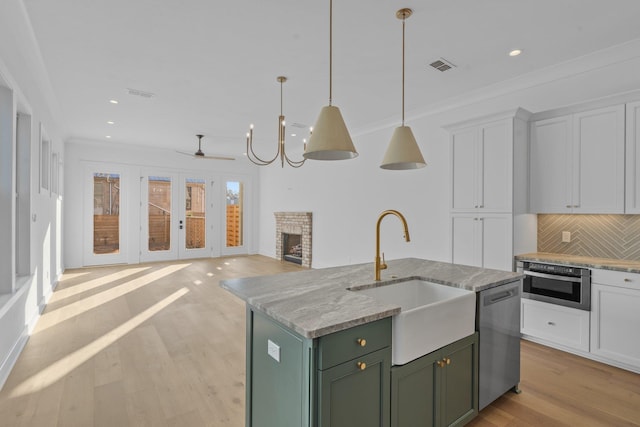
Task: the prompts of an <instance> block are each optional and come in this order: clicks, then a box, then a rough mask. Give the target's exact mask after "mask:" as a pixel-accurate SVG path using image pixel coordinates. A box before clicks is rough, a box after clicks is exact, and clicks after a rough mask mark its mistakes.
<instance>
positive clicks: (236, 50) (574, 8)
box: [23, 0, 640, 157]
mask: <svg viewBox="0 0 640 427" xmlns="http://www.w3.org/2000/svg"><path fill="white" fill-rule="evenodd" d="M23 1H24V3H25V5H26V9H27V12H28V15H29V17H30V19H31V23H32V26H33V30H34V33H35V36H36V39H37V41H38V43H39V47H40V50H41V53H42V57H43V58H44V63H45V66H46V69H47V72H48V74H49V78H50V81H51V84H52V86H53V90H54V93H55V95H56V97H57V101H58V103H59V105H60V107H61V110H62V111H61V114H62V117H63V120H64V123H63V124H62V125H63V127H64V130H65V131H66V136H67V137H68V138H77V139H91V140H103V141H114V142H122V143H131V144H138V145H151V146H156V147H164V148H175V149H181V150H195V147H196V145H197V139H196V137H195V134H197V133H203V134H204V135H206V137H205V139H203V150H204V151H205V152H206V153H207V154H229V155H235V156H240V155H242V153H243V152H244V151H245V138H244V134H245V132H246V131H247V128H248V125H249V123H254V124H255V127H256V129H255V132H256V133H255V142H256V144H259V145H258V148H257V149H256V151H258V153H260V154H264V156H265V157H268V156H269V155H273V154H275V153H274V152H273V151H274V150H275V145H276V137H277V116H278V113H279V110H280V98H279V90H280V87H279V84H278V83H277V81H276V77H277V76H278V75H284V76H287V77H288V78H289V81H288V82H287V83H285V85H284V114H285V116H286V120H287V124H288V130H289V132H288V133H291V131H293V130H294V128H293V127H292V126H290V125H291V124H294V123H298V124H304V125H306V126H309V125H313V122H314V121H315V119H316V115H317V114H318V112H319V111H320V108H321V107H322V106H323V105H326V104H327V103H328V97H329V88H328V82H329V78H328V76H329V73H328V70H329V68H328V67H329V62H328V58H329V1H328V0H268V1H267V0H236V1H219V0H218V1H216V0H56V1H51V0H23ZM402 7H410V8H412V9H413V10H414V14H413V16H412V17H410V18H409V19H408V20H407V23H406V25H407V32H406V37H407V39H406V67H407V72H406V109H407V118H409V117H410V116H411V114H417V113H419V112H420V111H426V110H428V109H430V108H434V107H435V106H437V105H439V104H442V103H446V102H447V100H450V99H452V98H458V99H459V98H460V97H463V96H464V95H465V94H467V93H469V92H470V91H474V90H478V89H480V88H483V87H486V86H489V85H492V84H495V83H498V82H501V81H505V80H508V79H513V78H515V77H517V76H521V75H523V74H526V73H530V72H532V71H536V70H540V69H543V68H545V67H549V66H552V65H555V64H558V63H561V62H564V61H568V60H570V59H573V58H577V57H581V56H584V55H587V54H589V53H591V52H595V51H598V50H601V49H605V48H608V47H611V46H616V45H619V44H622V43H624V42H626V41H629V40H634V39H638V38H640V25H638V17H640V2H639V1H637V0H606V1H605V0H536V1H532V0H431V1H417V0H408V1H405V2H397V1H390V0H387V1H382V0H334V5H333V8H334V12H333V40H334V41H333V43H334V45H333V51H334V52H333V105H336V106H338V107H340V109H341V111H342V113H343V116H344V118H345V121H346V123H347V126H348V127H349V128H350V130H351V131H352V133H354V132H356V133H357V132H358V131H362V130H365V129H367V128H370V127H373V126H377V125H379V124H380V123H388V122H389V121H390V120H397V122H398V123H399V121H400V112H401V40H402V24H401V21H399V20H398V19H397V18H396V17H395V12H396V10H398V9H400V8H402ZM514 48H518V49H522V50H523V52H524V53H523V54H522V55H520V56H519V57H515V58H511V57H509V56H508V52H509V51H510V50H512V49H514ZM440 57H444V58H446V59H447V60H449V61H451V62H452V63H454V64H455V65H457V68H455V69H453V70H451V71H448V72H445V73H441V72H439V71H436V70H433V69H432V68H430V67H429V66H428V64H429V63H431V62H432V61H434V60H436V59H439V58H440ZM129 88H130V89H136V90H141V91H144V92H151V93H153V94H155V96H154V97H153V98H150V99H147V98H142V97H139V96H132V95H129V94H128V90H127V89H129ZM110 99H117V100H118V101H119V104H118V105H113V104H110V103H109V100H110ZM110 120H112V121H114V122H115V124H114V125H109V124H107V121H110ZM408 124H410V123H408ZM295 131H297V134H298V136H297V137H291V136H287V146H288V147H291V148H293V146H295V147H296V149H298V148H299V147H300V144H301V142H300V141H301V138H302V137H303V136H306V135H302V134H304V133H306V130H304V129H295ZM106 135H111V136H112V138H111V139H110V140H107V139H105V136H106ZM299 150H300V151H301V148H299Z"/></svg>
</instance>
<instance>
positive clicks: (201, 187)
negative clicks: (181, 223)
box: [185, 178, 206, 249]
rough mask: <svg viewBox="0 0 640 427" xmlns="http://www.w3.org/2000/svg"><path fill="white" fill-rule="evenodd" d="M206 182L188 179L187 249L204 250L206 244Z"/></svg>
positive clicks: (186, 196) (186, 199) (186, 192)
mask: <svg viewBox="0 0 640 427" xmlns="http://www.w3.org/2000/svg"><path fill="white" fill-rule="evenodd" d="M205 188H206V186H205V182H204V179H191V178H187V183H186V191H185V211H186V232H187V234H186V242H185V243H186V247H187V249H202V248H204V244H205V237H206V235H205V230H206V224H205V206H206V200H205Z"/></svg>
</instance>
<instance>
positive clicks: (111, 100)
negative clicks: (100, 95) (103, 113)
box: [109, 99, 118, 104]
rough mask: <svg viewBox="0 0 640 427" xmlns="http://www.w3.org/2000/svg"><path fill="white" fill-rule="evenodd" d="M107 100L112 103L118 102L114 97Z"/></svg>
mask: <svg viewBox="0 0 640 427" xmlns="http://www.w3.org/2000/svg"><path fill="white" fill-rule="evenodd" d="M109 102H110V103H112V104H117V103H118V101H116V100H115V99H110V100H109Z"/></svg>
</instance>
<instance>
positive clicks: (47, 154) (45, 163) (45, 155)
mask: <svg viewBox="0 0 640 427" xmlns="http://www.w3.org/2000/svg"><path fill="white" fill-rule="evenodd" d="M50 158H51V141H50V140H49V138H48V137H47V135H46V133H45V131H44V129H43V127H42V124H41V125H40V189H41V190H47V191H49V179H50V175H51V172H50V169H49V167H50Z"/></svg>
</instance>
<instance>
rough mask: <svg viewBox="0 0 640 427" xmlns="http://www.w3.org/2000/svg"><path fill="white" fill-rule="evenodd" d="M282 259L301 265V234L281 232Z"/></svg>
mask: <svg viewBox="0 0 640 427" xmlns="http://www.w3.org/2000/svg"><path fill="white" fill-rule="evenodd" d="M282 259H284V260H285V261H289V262H294V263H296V264H300V265H302V236H301V235H300V234H289V233H282Z"/></svg>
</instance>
